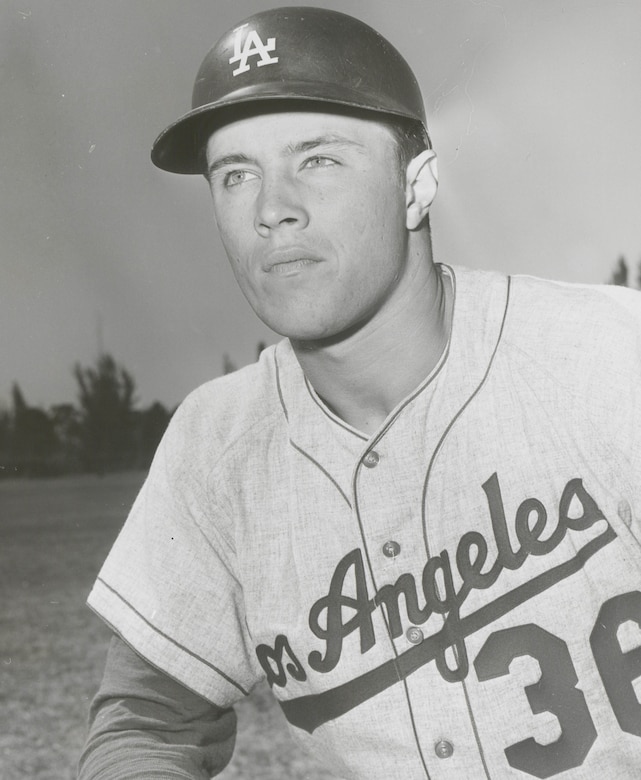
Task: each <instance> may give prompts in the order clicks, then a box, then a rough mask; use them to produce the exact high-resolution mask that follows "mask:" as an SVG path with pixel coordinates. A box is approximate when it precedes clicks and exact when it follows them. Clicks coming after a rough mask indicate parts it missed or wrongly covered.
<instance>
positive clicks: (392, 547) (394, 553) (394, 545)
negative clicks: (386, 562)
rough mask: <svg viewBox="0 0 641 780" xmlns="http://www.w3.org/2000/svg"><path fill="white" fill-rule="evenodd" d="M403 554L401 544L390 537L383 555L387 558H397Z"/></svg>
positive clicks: (384, 547)
mask: <svg viewBox="0 0 641 780" xmlns="http://www.w3.org/2000/svg"><path fill="white" fill-rule="evenodd" d="M400 554H401V545H400V544H399V543H398V542H395V541H394V540H393V539H390V540H389V541H388V542H385V544H384V545H383V555H384V556H385V557H386V558H396V557H398V556H399V555H400Z"/></svg>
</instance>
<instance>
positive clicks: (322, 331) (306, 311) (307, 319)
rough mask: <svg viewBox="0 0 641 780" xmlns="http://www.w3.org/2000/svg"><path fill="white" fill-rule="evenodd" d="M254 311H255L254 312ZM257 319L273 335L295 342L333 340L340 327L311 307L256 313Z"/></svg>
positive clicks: (284, 308)
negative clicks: (271, 331) (269, 329)
mask: <svg viewBox="0 0 641 780" xmlns="http://www.w3.org/2000/svg"><path fill="white" fill-rule="evenodd" d="M255 311H256V310H255ZM256 314H257V315H258V317H259V318H260V319H261V320H262V321H263V322H264V323H265V325H267V327H268V328H271V330H273V331H274V332H275V333H277V334H278V335H280V336H284V337H286V338H288V339H290V340H291V341H296V342H317V341H325V340H327V339H331V338H333V337H334V336H335V335H336V334H337V333H338V332H339V331H340V326H338V325H337V324H336V322H333V321H332V320H329V321H328V319H327V318H326V317H325V316H323V315H322V313H321V314H316V313H315V312H314V311H313V307H312V306H310V305H307V306H305V307H303V308H302V309H301V308H299V307H296V310H294V311H292V310H291V308H289V309H288V308H286V307H282V308H278V309H275V310H270V311H256Z"/></svg>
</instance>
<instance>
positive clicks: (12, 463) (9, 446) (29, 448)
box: [0, 354, 172, 477]
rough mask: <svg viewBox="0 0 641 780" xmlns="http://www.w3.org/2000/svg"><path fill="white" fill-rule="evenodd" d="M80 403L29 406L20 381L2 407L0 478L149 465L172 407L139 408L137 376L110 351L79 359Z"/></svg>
mask: <svg viewBox="0 0 641 780" xmlns="http://www.w3.org/2000/svg"><path fill="white" fill-rule="evenodd" d="M73 374H74V377H75V379H76V383H77V385H78V402H77V405H74V404H72V403H63V404H56V405H54V406H52V407H50V408H49V409H48V410H44V409H41V408H38V407H34V406H30V405H29V404H28V403H27V401H26V399H25V397H24V395H23V393H22V390H21V389H20V386H19V385H18V383H17V382H16V383H14V385H13V387H12V390H11V407H10V408H9V409H8V410H1V411H0V477H3V476H4V477H7V476H56V475H59V474H71V473H81V472H93V473H96V474H105V473H107V472H110V471H122V470H126V469H145V468H148V466H149V465H150V463H151V459H152V458H153V454H154V452H155V450H156V447H157V446H158V443H159V441H160V439H161V437H162V435H163V433H164V432H165V429H166V427H167V424H168V423H169V420H170V418H171V415H172V412H170V411H169V410H167V409H166V408H165V407H164V406H163V404H161V403H160V402H158V401H156V402H154V403H153V404H151V406H149V407H148V408H146V409H137V408H136V398H135V389H136V385H135V381H134V379H133V377H132V375H131V374H130V373H129V372H128V371H127V370H126V369H125V368H123V367H122V366H120V365H119V364H118V363H117V362H116V361H115V360H114V358H113V357H112V356H111V355H109V354H103V355H101V356H100V357H99V358H98V359H97V360H96V363H95V365H93V366H87V367H83V366H81V365H80V364H77V365H76V366H75V367H74V369H73Z"/></svg>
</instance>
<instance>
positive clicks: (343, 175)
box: [207, 111, 408, 340]
mask: <svg viewBox="0 0 641 780" xmlns="http://www.w3.org/2000/svg"><path fill="white" fill-rule="evenodd" d="M207 161H208V166H209V170H210V186H211V192H212V195H213V202H214V212H215V215H216V221H217V223H218V227H219V230H220V235H221V238H222V241H223V244H224V246H225V249H226V251H227V254H228V256H229V260H230V262H231V265H232V268H233V271H234V274H235V276H236V279H237V281H238V283H239V285H240V287H241V290H242V291H243V293H244V295H245V296H246V298H247V300H248V301H249V303H250V304H251V306H252V308H253V309H254V311H255V312H256V313H257V315H258V316H259V317H260V318H261V319H262V320H263V321H264V322H265V323H266V324H267V325H268V326H269V327H271V328H272V329H273V330H275V331H276V332H277V333H280V334H282V335H286V336H289V337H291V338H294V339H297V340H316V339H323V338H329V337H334V336H338V335H340V334H343V333H345V332H346V331H348V330H350V329H354V328H357V327H358V326H359V325H361V324H362V323H364V322H366V321H368V320H370V319H371V318H372V317H374V316H376V314H377V313H378V312H379V311H380V310H381V308H382V307H384V306H385V305H386V302H387V301H388V300H389V299H390V297H391V296H393V295H394V291H395V289H396V288H397V285H398V282H399V279H400V278H401V277H402V275H403V273H404V271H405V267H406V263H407V258H406V256H407V254H408V252H407V230H406V228H405V201H404V181H403V177H402V176H401V174H400V171H399V163H398V160H397V151H396V142H395V140H394V139H393V137H392V135H391V132H390V131H389V130H388V129H387V128H386V127H384V126H383V125H380V124H378V123H376V122H373V121H368V120H366V119H360V118H355V117H350V116H342V115H337V114H325V113H319V112H309V113H307V112H298V111H296V112H282V113H271V114H263V115H259V116H251V117H249V118H242V119H238V120H236V121H234V122H232V123H230V124H227V125H225V126H224V127H222V128H220V129H218V130H216V131H215V132H214V134H213V135H212V137H211V138H210V139H209V142H208V146H207Z"/></svg>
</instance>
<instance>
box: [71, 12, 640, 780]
mask: <svg viewBox="0 0 641 780" xmlns="http://www.w3.org/2000/svg"><path fill="white" fill-rule="evenodd" d="M152 158H153V160H154V162H155V163H156V164H157V165H159V166H160V167H162V168H164V169H166V170H171V171H177V172H184V173H196V172H202V173H204V174H205V175H206V176H207V178H208V181H209V183H210V187H211V193H212V197H213V202H214V211H215V215H216V220H217V223H218V227H219V230H220V234H221V237H222V239H223V243H224V245H225V249H226V251H227V254H228V256H229V260H230V263H231V265H232V268H233V270H234V274H235V276H236V279H237V280H238V283H239V285H240V287H241V289H242V291H243V293H244V294H245V296H246V298H247V300H248V301H249V303H250V304H251V306H252V307H253V308H254V310H255V311H256V312H257V314H258V315H259V316H260V317H261V319H262V320H263V321H264V322H266V323H267V324H268V325H269V326H270V327H272V328H273V329H274V330H275V331H276V332H277V333H279V334H282V335H283V336H285V337H286V338H285V339H284V340H283V341H282V342H281V343H280V344H278V345H277V346H276V347H274V348H270V349H267V350H265V352H264V353H263V354H262V355H261V358H260V360H259V362H258V363H257V364H255V365H253V366H250V367H248V368H246V369H243V370H242V371H239V372H236V373H235V374H232V375H230V376H227V377H224V378H221V379H218V380H215V381H214V382H211V383H209V384H207V385H205V386H204V387H202V388H200V389H199V390H197V391H196V392H195V393H193V394H192V395H191V396H190V397H189V398H188V399H187V400H186V401H185V402H184V404H183V405H182V406H181V408H180V409H179V411H178V412H177V413H176V415H175V417H174V419H173V421H172V424H171V426H170V428H169V430H168V432H167V434H166V436H165V438H164V440H163V442H162V444H161V445H160V448H159V450H158V453H157V456H156V458H155V460H154V464H153V466H152V469H151V471H150V474H149V477H148V479H147V481H146V483H145V485H144V487H143V489H142V491H141V493H140V495H139V497H138V499H137V501H136V503H135V505H134V507H133V509H132V512H131V515H130V517H129V519H128V521H127V523H126V525H125V527H124V529H123V531H122V533H121V535H120V536H119V538H118V540H117V542H116V544H115V546H114V548H113V550H112V552H111V554H110V556H109V558H108V559H107V562H106V563H105V566H104V567H103V570H102V572H101V574H100V576H99V578H98V580H97V582H96V585H95V587H94V590H93V591H92V594H91V596H90V600H89V601H90V604H91V606H92V607H93V608H94V609H95V610H96V611H97V612H98V613H99V614H100V615H101V616H102V617H103V618H104V619H105V620H106V621H107V622H108V623H109V624H110V625H111V626H112V627H113V628H114V631H115V633H116V638H115V639H114V640H113V643H112V647H111V650H110V654H109V659H108V662H107V669H106V672H105V678H104V681H103V683H102V686H101V689H100V692H99V694H98V696H97V697H96V700H95V702H94V706H93V711H92V726H91V732H90V736H89V740H88V743H87V748H86V750H85V753H84V754H83V757H82V760H81V777H82V778H83V780H87V779H88V778H98V777H99V778H130V777H131V778H134V777H135V778H141V777H149V778H152V777H153V778H186V777H190V778H195V777H198V778H205V777H209V776H210V775H212V774H215V773H216V772H217V771H218V770H219V769H220V768H221V767H222V766H224V765H225V763H226V762H227V761H228V760H229V756H230V754H231V751H232V749H233V739H234V729H235V721H234V715H233V711H232V709H231V708H232V707H233V705H234V703H235V702H237V701H238V700H239V699H240V698H241V697H242V696H244V695H245V694H246V693H247V692H248V691H249V690H250V689H251V688H252V686H253V685H254V684H255V683H256V682H258V681H259V680H261V679H264V678H266V679H267V681H268V682H269V684H270V685H271V686H272V688H273V690H274V693H275V695H276V697H277V698H278V699H279V701H280V704H281V707H282V709H283V711H284V713H285V715H286V717H287V719H288V721H289V723H290V724H291V727H292V732H293V734H294V735H295V737H297V738H298V739H299V740H300V742H301V743H302V744H303V745H304V746H305V747H306V748H308V749H309V750H310V751H312V752H313V753H315V755H316V756H317V758H318V759H319V760H321V761H322V762H324V763H325V764H326V766H327V767H328V768H329V769H330V771H332V772H334V773H335V775H336V776H337V777H342V778H367V779H368V780H371V778H381V779H382V778H384V779H385V780H390V779H392V778H398V780H407V779H408V778H456V779H457V780H460V778H527V777H532V776H535V777H546V778H547V777H556V776H559V777H563V778H567V779H568V780H570V778H572V779H573V780H574V779H577V778H594V777H617V778H629V779H631V778H633V777H634V778H636V777H638V776H639V773H640V772H641V704H640V703H639V698H638V696H637V693H636V690H637V689H638V686H639V685H640V684H641V628H640V625H641V587H640V585H641V549H640V546H639V545H640V543H641V527H640V517H641V504H640V501H641V492H640V489H639V480H638V474H639V473H641V449H640V447H639V441H640V434H641V427H640V426H641V394H640V393H639V387H640V384H639V380H640V375H641V368H640V363H639V355H640V337H641V311H640V309H641V307H640V306H639V297H638V294H636V293H633V292H631V291H627V290H621V289H613V288H606V287H587V286H573V285H565V284H559V283H552V282H545V281H541V280H538V279H534V278H530V277H521V278H509V277H505V276H503V275H500V274H492V273H482V272H474V271H470V270H466V269H464V268H451V267H446V266H443V265H438V264H435V263H434V261H433V258H432V248H431V242H430V232H429V223H428V218H427V214H428V210H429V207H430V204H431V202H432V200H433V198H434V196H435V194H436V187H437V171H436V158H435V155H434V152H433V151H432V150H431V148H430V144H429V139H428V136H427V130H426V125H425V117H424V113H423V105H422V102H421V98H420V93H419V90H418V87H417V85H416V82H415V79H414V77H413V75H412V73H411V71H410V70H409V68H408V66H407V64H406V63H405V62H404V60H403V59H402V58H401V56H400V55H399V54H398V52H396V50H394V49H393V48H392V47H391V45H390V44H389V43H388V42H387V41H385V40H384V39H383V38H381V37H380V36H379V35H378V34H377V33H375V32H374V31H373V30H371V28H369V27H367V26H365V25H364V24H362V23H361V22H358V21H356V20H354V19H351V18H350V17H346V16H344V15H342V14H337V13H334V12H329V11H325V10H318V9H311V8H284V9H277V10H273V11H268V12H265V13H262V14H257V15H256V16H254V17H251V18H250V19H248V20H247V21H245V22H244V23H242V24H240V25H239V26H238V27H236V28H234V29H233V30H232V31H230V32H229V33H228V34H227V35H225V36H224V37H223V38H222V39H221V41H219V43H218V44H217V45H216V46H215V47H214V48H213V49H212V51H211V52H210V53H209V54H208V55H207V57H206V59H205V61H204V62H203V65H202V67H201V70H200V72H199V75H198V77H197V80H196V85H195V89H194V103H193V109H192V111H190V112H189V113H188V114H187V115H186V116H184V117H182V118H181V119H180V120H178V122H176V123H174V124H173V125H171V126H170V127H169V128H168V129H167V130H166V131H165V132H164V133H163V134H161V136H160V137H159V138H158V139H157V141H156V144H155V146H154V150H153V153H152Z"/></svg>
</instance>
